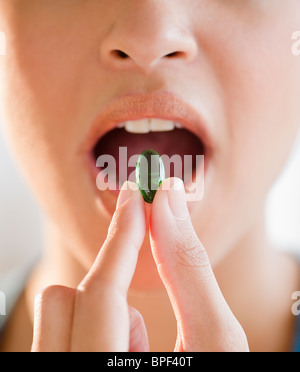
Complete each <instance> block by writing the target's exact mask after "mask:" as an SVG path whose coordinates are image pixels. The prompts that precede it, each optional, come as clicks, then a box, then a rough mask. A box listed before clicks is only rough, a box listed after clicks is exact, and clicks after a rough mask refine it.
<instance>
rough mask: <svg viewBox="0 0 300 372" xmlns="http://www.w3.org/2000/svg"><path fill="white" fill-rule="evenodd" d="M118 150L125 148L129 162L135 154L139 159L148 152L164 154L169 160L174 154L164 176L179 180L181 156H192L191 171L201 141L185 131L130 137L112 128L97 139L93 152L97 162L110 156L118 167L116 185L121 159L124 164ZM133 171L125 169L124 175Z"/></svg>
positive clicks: (201, 152)
mask: <svg viewBox="0 0 300 372" xmlns="http://www.w3.org/2000/svg"><path fill="white" fill-rule="evenodd" d="M120 147H123V148H124V147H125V148H126V149H127V157H128V159H130V158H131V157H132V156H134V155H136V156H139V155H140V154H141V153H142V152H143V151H145V150H148V149H153V150H155V151H157V152H158V153H159V154H160V155H167V156H168V157H169V158H171V157H172V156H174V155H177V156H175V157H173V159H174V166H172V165H171V167H166V177H174V176H175V177H180V178H182V175H183V174H184V156H185V155H190V156H191V157H192V159H193V169H192V170H194V168H195V166H196V155H203V154H204V146H203V144H202V142H201V141H200V140H199V139H198V137H196V136H195V135H194V134H193V133H191V132H189V131H188V130H185V129H175V130H173V131H170V132H150V133H148V134H132V133H128V132H126V131H125V130H124V129H114V130H112V131H110V132H109V133H107V134H106V135H105V136H104V137H102V138H101V139H100V141H99V142H98V143H97V145H96V147H95V149H94V154H95V157H96V159H97V158H98V157H99V156H101V155H104V154H105V155H111V156H113V158H114V159H115V160H116V166H117V183H119V174H120V169H119V165H120V163H121V162H120V160H122V164H124V159H119V154H120ZM178 155H179V156H178ZM176 158H177V159H176ZM128 159H127V160H128ZM176 163H177V164H176ZM127 167H128V161H127ZM169 168H170V169H169ZM133 170H134V168H133V167H128V169H127V174H128V175H129V174H131V173H132V171H133ZM122 181H124V180H122Z"/></svg>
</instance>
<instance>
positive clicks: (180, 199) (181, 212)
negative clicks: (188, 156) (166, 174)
mask: <svg viewBox="0 0 300 372" xmlns="http://www.w3.org/2000/svg"><path fill="white" fill-rule="evenodd" d="M168 199H169V205H170V209H171V211H172V213H173V215H174V217H175V218H176V219H177V220H181V221H184V220H186V219H187V217H188V214H189V211H188V207H187V202H186V195H185V188H184V184H183V181H182V180H181V179H179V178H175V179H174V184H173V185H172V186H171V188H170V190H169V191H168Z"/></svg>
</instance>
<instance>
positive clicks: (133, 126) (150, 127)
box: [118, 119, 182, 134]
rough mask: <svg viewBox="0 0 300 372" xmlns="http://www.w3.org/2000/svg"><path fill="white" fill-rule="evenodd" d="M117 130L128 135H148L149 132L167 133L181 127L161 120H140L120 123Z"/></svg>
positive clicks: (169, 121)
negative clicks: (123, 129) (119, 129)
mask: <svg viewBox="0 0 300 372" xmlns="http://www.w3.org/2000/svg"><path fill="white" fill-rule="evenodd" d="M118 128H125V130H126V131H127V132H129V133H138V134H141V133H149V132H167V131H172V130H174V129H175V128H182V125H181V124H179V123H175V122H174V121H171V120H163V119H140V120H134V121H126V122H123V123H120V124H119V125H118Z"/></svg>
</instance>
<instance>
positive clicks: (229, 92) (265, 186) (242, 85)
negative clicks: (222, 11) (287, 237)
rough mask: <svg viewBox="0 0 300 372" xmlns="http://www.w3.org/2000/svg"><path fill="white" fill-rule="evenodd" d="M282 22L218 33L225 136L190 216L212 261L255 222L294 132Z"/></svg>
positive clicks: (294, 66)
mask: <svg viewBox="0 0 300 372" xmlns="http://www.w3.org/2000/svg"><path fill="white" fill-rule="evenodd" d="M291 18H292V17H290V19H291ZM273 21H274V20H273ZM283 22H286V25H285V26H283V25H282V24H280V22H279V21H276V22H275V21H274V22H271V20H270V21H269V23H268V24H267V25H264V29H259V28H257V29H256V30H247V29H245V26H243V27H244V29H243V28H241V29H240V32H239V33H236V35H237V36H235V37H234V38H232V39H230V37H229V35H226V34H225V35H224V33H223V37H224V40H222V39H218V43H219V44H218V45H220V47H219V48H218V52H216V53H218V56H217V57H218V59H216V60H218V61H221V62H218V63H219V65H218V66H219V68H218V69H217V71H218V81H219V82H220V84H221V85H222V91H223V92H224V94H223V96H224V101H223V103H224V112H225V115H224V118H225V119H224V120H225V123H224V127H226V130H227V131H226V134H225V135H224V138H223V140H222V141H220V144H219V147H218V148H217V149H216V154H215V159H214V160H215V161H214V165H213V166H214V169H213V171H212V173H213V175H211V177H210V178H209V175H208V177H207V178H206V182H205V183H206V187H205V188H206V192H205V199H204V200H203V202H201V203H200V204H199V209H198V214H197V215H195V216H194V218H193V221H194V222H195V223H194V225H195V227H196V229H197V233H198V235H199V237H200V239H201V240H202V241H203V243H204V245H205V246H206V247H207V248H208V252H209V254H210V258H211V259H212V261H213V262H214V263H216V262H218V261H219V260H220V259H222V257H224V255H226V254H227V253H228V252H229V251H230V249H231V248H232V247H234V246H236V244H237V243H238V242H239V241H240V240H241V239H242V237H243V236H245V234H247V232H248V231H249V230H250V229H251V227H253V224H254V223H255V221H259V222H262V221H261V220H260V218H259V216H262V212H263V208H264V200H265V197H266V194H267V192H268V191H269V189H270V187H271V185H272V184H273V182H274V180H275V179H276V178H277V176H278V174H279V173H280V171H281V170H282V168H283V166H284V164H285V162H286V160H287V158H288V156H289V154H290V150H291V147H292V145H293V142H294V140H295V138H296V134H297V132H298V130H299V123H300V105H299V97H300V58H298V59H297V58H296V57H295V56H293V54H292V53H291V46H292V42H291V35H292V30H294V29H295V27H297V26H296V25H297V22H294V24H291V25H288V24H289V23H288V21H287V20H283ZM278 24H279V25H280V26H275V27H274V25H278ZM287 25H288V26H287ZM280 27H281V28H280ZM219 35H222V33H221V32H220V33H219ZM262 35H263V37H262ZM228 40H231V41H230V42H228ZM212 55H213V52H212ZM216 63H217V62H216ZM216 232H217V233H216Z"/></svg>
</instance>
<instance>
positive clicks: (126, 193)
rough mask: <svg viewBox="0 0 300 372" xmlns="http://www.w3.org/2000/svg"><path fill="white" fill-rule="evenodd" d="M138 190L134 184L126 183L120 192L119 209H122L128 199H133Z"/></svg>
mask: <svg viewBox="0 0 300 372" xmlns="http://www.w3.org/2000/svg"><path fill="white" fill-rule="evenodd" d="M136 190H137V185H136V184H135V183H134V182H129V181H126V182H125V183H124V184H123V186H122V188H121V191H120V194H119V198H118V202H117V208H116V209H118V208H120V207H121V205H123V204H124V203H125V202H126V201H127V200H128V199H130V198H131V196H132V194H133V193H134V192H135V191H136Z"/></svg>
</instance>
